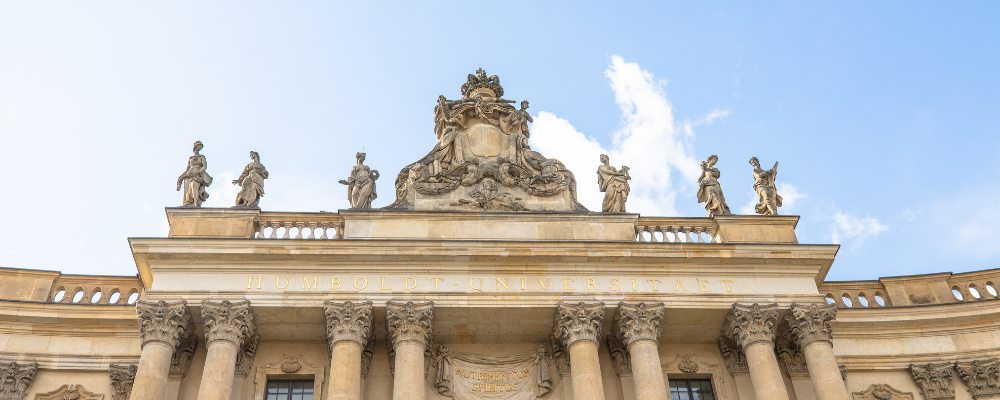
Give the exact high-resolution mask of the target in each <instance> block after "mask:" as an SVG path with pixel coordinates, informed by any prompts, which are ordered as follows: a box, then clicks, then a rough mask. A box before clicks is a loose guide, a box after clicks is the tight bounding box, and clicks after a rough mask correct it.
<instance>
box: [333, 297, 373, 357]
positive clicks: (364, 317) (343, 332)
mask: <svg viewBox="0 0 1000 400" xmlns="http://www.w3.org/2000/svg"><path fill="white" fill-rule="evenodd" d="M323 311H324V313H325V314H326V341H327V344H328V345H329V346H330V347H333V345H334V344H336V343H337V342H339V341H342V340H348V341H352V342H355V343H357V344H359V345H361V346H366V345H367V343H368V341H369V340H370V339H371V331H372V302H370V301H365V302H360V303H357V304H355V303H352V302H350V301H345V302H343V303H338V302H334V301H330V300H327V301H325V302H323Z"/></svg>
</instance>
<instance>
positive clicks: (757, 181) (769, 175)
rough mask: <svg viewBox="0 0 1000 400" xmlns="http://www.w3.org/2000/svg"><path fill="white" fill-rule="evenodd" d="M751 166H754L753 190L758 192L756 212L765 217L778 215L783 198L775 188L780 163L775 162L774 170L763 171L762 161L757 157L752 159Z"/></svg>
mask: <svg viewBox="0 0 1000 400" xmlns="http://www.w3.org/2000/svg"><path fill="white" fill-rule="evenodd" d="M750 165H753V179H754V184H753V190H755V191H757V196H758V197H759V199H760V200H759V201H758V202H757V206H756V207H754V211H756V212H757V214H763V215H778V207H781V196H779V195H778V189H777V188H776V187H775V186H774V177H775V175H777V174H778V162H777V161H775V162H774V168H771V169H767V170H765V169H761V168H760V161H759V160H757V157H753V158H751V159H750Z"/></svg>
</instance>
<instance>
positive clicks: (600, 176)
mask: <svg viewBox="0 0 1000 400" xmlns="http://www.w3.org/2000/svg"><path fill="white" fill-rule="evenodd" d="M601 164H602V165H601V166H600V167H598V168H597V186H598V187H600V188H601V191H602V192H604V203H603V205H602V206H601V211H602V212H619V213H623V212H625V202H626V201H628V193H629V191H630V190H631V189H630V188H629V185H628V181H629V179H632V177H631V176H629V175H628V167H626V166H622V169H621V171H619V170H618V169H616V168H615V167H612V166H611V164H610V161H609V160H608V156H607V155H606V154H601Z"/></svg>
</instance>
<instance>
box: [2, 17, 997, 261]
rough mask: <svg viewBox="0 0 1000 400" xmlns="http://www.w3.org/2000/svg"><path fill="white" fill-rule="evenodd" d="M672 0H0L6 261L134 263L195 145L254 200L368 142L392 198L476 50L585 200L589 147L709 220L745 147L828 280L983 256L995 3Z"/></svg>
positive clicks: (221, 176) (595, 201)
mask: <svg viewBox="0 0 1000 400" xmlns="http://www.w3.org/2000/svg"><path fill="white" fill-rule="evenodd" d="M687 3H694V4H685V3H667V2H648V3H647V2H616V3H607V2H589V3H588V2H539V3H537V4H536V3H530V2H516V1H512V2H503V3H481V2H438V3H427V2H399V3H389V2H382V3H376V2H357V3H341V2H318V1H317V2H308V1H302V2H294V3H288V2H283V3H274V2H211V3H205V2H183V1H181V2H171V3H159V4H157V3H149V2H146V3H137V2H101V1H93V2H47V1H6V2H3V3H0V149H3V157H2V159H0V167H2V169H3V171H4V178H5V179H4V182H5V185H4V195H3V196H2V197H0V210H2V211H0V215H2V218H3V220H4V222H5V223H4V229H0V265H2V266H6V267H18V268H36V269H49V270H60V271H63V272H66V273H90V274H122V275H130V274H133V273H134V272H135V266H134V263H133V261H132V258H131V254H130V252H129V249H128V244H127V241H126V238H127V237H130V236H131V237H140V236H163V235H165V232H166V218H165V215H164V213H163V211H162V210H163V207H166V206H176V205H179V204H180V200H181V195H180V193H179V192H176V191H174V182H175V180H176V178H177V176H178V175H180V173H182V172H183V170H184V165H185V163H186V159H187V157H188V156H189V155H190V149H191V143H192V142H193V141H195V140H201V141H202V142H204V143H205V149H204V151H203V153H204V154H205V155H206V156H207V158H208V165H209V169H208V172H209V173H210V174H212V175H213V176H214V177H215V178H216V182H215V184H213V186H212V187H211V188H210V193H211V194H212V198H211V199H210V200H209V203H208V205H214V206H229V205H230V204H229V203H230V202H231V201H232V196H233V194H234V187H233V186H232V185H229V184H228V182H227V181H228V180H231V179H232V178H233V177H234V176H235V175H236V174H238V173H239V172H240V171H241V170H242V168H243V166H244V165H245V164H246V163H247V162H248V161H249V157H248V152H249V151H250V150H256V151H258V152H259V153H260V154H261V161H262V163H263V164H264V165H266V166H267V168H268V171H269V172H270V174H271V175H270V179H268V180H267V181H266V191H267V195H266V196H265V197H264V198H263V200H262V201H261V206H262V207H263V208H264V209H265V210H281V211H292V210H294V211H318V210H335V209H339V208H346V207H347V200H346V189H345V187H344V186H342V185H339V184H337V183H336V182H337V180H338V179H343V178H345V177H346V175H347V173H348V172H349V171H350V166H351V165H352V164H353V162H354V153H356V152H357V151H361V150H362V149H364V150H365V151H366V152H367V153H368V164H369V165H371V166H372V167H373V168H375V169H378V170H380V171H381V172H382V173H383V174H384V177H383V178H382V179H381V180H379V182H378V183H379V189H380V190H379V193H380V194H381V197H380V198H378V199H377V200H376V201H375V202H374V205H375V206H384V205H387V204H388V203H390V202H391V201H392V197H393V191H392V186H391V185H392V179H393V177H394V175H395V173H396V172H397V171H398V170H399V169H400V168H402V167H403V166H404V165H406V164H408V163H410V162H412V161H415V160H417V159H419V158H420V157H421V156H423V155H424V154H426V152H427V151H428V150H429V149H430V148H431V147H432V146H433V145H434V142H435V137H434V134H433V132H432V127H433V105H434V100H435V98H436V97H437V96H438V95H440V94H444V95H445V96H447V97H448V98H455V97H458V96H460V93H459V90H458V89H459V86H460V85H461V84H462V83H463V82H464V80H465V76H466V74H469V73H472V72H473V71H475V70H476V68H480V67H482V68H484V69H485V70H486V71H487V72H488V73H489V74H497V75H499V76H500V78H501V83H502V84H503V86H504V88H505V91H506V96H505V97H507V98H510V99H515V100H529V101H530V102H531V109H530V111H531V113H532V115H533V116H535V123H534V125H533V126H532V146H533V147H534V148H535V149H536V150H539V151H541V152H542V153H543V154H546V155H547V156H549V157H555V158H560V159H562V160H563V161H565V162H567V164H568V165H569V166H570V168H571V169H573V170H574V171H575V172H576V174H577V176H578V177H580V181H581V196H580V197H581V199H582V200H583V201H584V204H586V205H588V206H589V207H590V208H591V209H597V208H599V202H600V194H599V193H596V182H591V181H592V180H595V179H593V175H592V174H593V171H594V170H595V169H596V167H597V164H598V160H597V157H596V154H597V153H599V152H600V151H608V152H609V153H610V154H611V162H612V164H614V165H618V166H620V165H622V164H627V165H629V166H630V167H631V169H632V173H633V176H635V177H636V179H635V180H634V181H633V190H634V193H633V197H632V198H631V199H630V203H629V210H630V211H633V212H639V213H642V214H643V215H677V216H703V215H704V209H703V207H702V205H700V204H698V203H697V202H696V200H695V190H696V186H695V183H694V179H696V178H697V165H698V164H697V163H698V161H700V160H704V159H705V158H706V157H708V156H709V155H711V154H717V155H718V156H719V158H720V161H719V164H718V167H719V168H720V169H721V171H722V178H721V183H722V188H723V190H724V192H725V193H726V198H727V200H728V202H729V205H730V207H731V208H732V209H733V210H734V212H738V211H739V210H741V209H745V208H746V207H747V205H748V204H750V203H751V201H753V192H752V189H751V186H752V184H753V180H752V177H751V176H750V169H749V168H750V166H749V164H748V163H747V161H748V160H749V158H750V157H751V156H757V157H759V158H760V160H761V163H762V164H763V165H765V166H768V165H772V164H773V163H774V161H779V162H780V163H781V164H780V167H779V173H778V182H779V193H781V194H782V195H784V196H785V197H786V200H787V204H786V205H787V206H786V207H784V208H783V209H782V210H781V212H782V213H784V214H796V215H801V216H802V219H801V221H800V223H799V226H798V234H799V238H800V242H802V243H832V242H837V243H841V244H842V245H843V247H842V248H841V251H840V253H839V254H838V257H837V261H836V262H835V264H834V268H833V271H832V272H831V273H830V276H829V279H833V280H854V279H875V278H877V277H879V276H894V275H907V274H919V273H931V272H940V271H954V272H962V271H970V270H979V269H987V268H997V267H1000V245H998V243H1000V210H998V208H997V207H996V204H997V203H998V201H997V199H998V198H1000V135H997V130H998V127H1000V121H998V120H997V115H1000V112H998V111H1000V96H998V95H997V93H1000V90H998V89H1000V83H998V82H1000V80H998V72H997V71H1000V68H998V67H1000V62H998V61H1000V40H998V39H1000V35H998V30H1000V25H998V24H996V21H998V20H1000V18H998V17H1000V3H995V2H992V3H991V2H961V3H952V4H946V3H943V2H896V1H885V2H875V3H872V2H838V3H830V4H817V3H815V2H733V3H728V2H687ZM692 174H694V175H693V176H692Z"/></svg>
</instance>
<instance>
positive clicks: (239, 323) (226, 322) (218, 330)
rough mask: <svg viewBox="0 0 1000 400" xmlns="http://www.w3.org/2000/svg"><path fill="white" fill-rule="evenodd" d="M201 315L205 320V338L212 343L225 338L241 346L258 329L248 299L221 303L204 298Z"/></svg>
mask: <svg viewBox="0 0 1000 400" xmlns="http://www.w3.org/2000/svg"><path fill="white" fill-rule="evenodd" d="M201 317H202V319H204V320H205V339H206V340H207V342H208V343H209V344H210V345H211V343H212V342H213V341H216V340H224V341H227V342H231V343H233V344H235V345H236V347H237V348H241V347H242V346H243V342H244V341H246V340H247V339H249V338H251V337H253V336H254V334H255V332H256V331H257V325H256V324H255V323H254V319H253V310H252V309H251V308H250V302H249V301H247V300H243V301H237V302H235V303H232V302H230V301H229V300H223V301H222V302H221V303H217V302H214V301H208V300H203V301H202V302H201Z"/></svg>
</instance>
